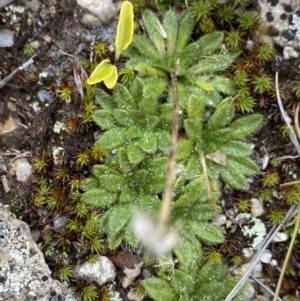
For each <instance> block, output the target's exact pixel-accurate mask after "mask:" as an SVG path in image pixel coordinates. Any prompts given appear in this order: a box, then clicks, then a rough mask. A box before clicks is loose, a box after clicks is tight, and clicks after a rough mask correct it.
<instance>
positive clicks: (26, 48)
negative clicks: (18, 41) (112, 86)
mask: <svg viewBox="0 0 300 301" xmlns="http://www.w3.org/2000/svg"><path fill="white" fill-rule="evenodd" d="M23 53H24V55H26V56H28V57H31V56H33V55H34V53H35V50H34V48H33V47H32V45H31V44H30V43H26V44H25V45H24V46H23Z"/></svg>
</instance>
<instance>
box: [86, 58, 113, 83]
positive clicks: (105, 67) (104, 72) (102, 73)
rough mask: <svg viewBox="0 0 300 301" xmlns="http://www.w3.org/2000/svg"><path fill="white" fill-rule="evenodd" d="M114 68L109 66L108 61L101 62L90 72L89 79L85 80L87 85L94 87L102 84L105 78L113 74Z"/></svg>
mask: <svg viewBox="0 0 300 301" xmlns="http://www.w3.org/2000/svg"><path fill="white" fill-rule="evenodd" d="M113 67H114V66H113V65H111V63H110V61H109V60H108V59H106V60H103V61H102V62H101V63H100V64H99V65H98V66H97V67H96V68H95V70H94V71H93V72H92V74H91V75H90V77H89V78H88V79H87V83H88V84H89V85H94V84H97V83H100V82H102V81H103V80H105V79H106V78H108V77H110V76H111V75H112V73H113V72H114V68H113Z"/></svg>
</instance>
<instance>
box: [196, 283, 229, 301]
mask: <svg viewBox="0 0 300 301" xmlns="http://www.w3.org/2000/svg"><path fill="white" fill-rule="evenodd" d="M223 288H224V284H223V283H222V282H213V283H209V282H208V283H206V284H205V285H202V286H199V287H196V289H195V296H196V298H199V300H207V301H220V300H223V299H224V297H226V296H224V295H223Z"/></svg>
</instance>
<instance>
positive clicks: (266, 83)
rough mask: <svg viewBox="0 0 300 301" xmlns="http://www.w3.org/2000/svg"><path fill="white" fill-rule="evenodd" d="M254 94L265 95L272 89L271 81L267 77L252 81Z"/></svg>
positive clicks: (255, 78)
mask: <svg viewBox="0 0 300 301" xmlns="http://www.w3.org/2000/svg"><path fill="white" fill-rule="evenodd" d="M253 85H254V92H257V93H261V94H262V93H265V92H268V91H270V90H271V88H272V79H271V78H270V77H269V76H267V75H264V74H262V75H260V76H256V77H254V79H253Z"/></svg>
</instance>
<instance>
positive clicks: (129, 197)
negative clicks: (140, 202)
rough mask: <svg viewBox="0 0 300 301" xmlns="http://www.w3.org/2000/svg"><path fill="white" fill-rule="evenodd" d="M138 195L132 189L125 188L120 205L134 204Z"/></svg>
mask: <svg viewBox="0 0 300 301" xmlns="http://www.w3.org/2000/svg"><path fill="white" fill-rule="evenodd" d="M137 198H138V195H137V194H136V193H135V192H133V190H132V189H131V188H125V189H124V190H123V191H122V192H121V194H120V203H133V202H134V201H135V200H136V199H137Z"/></svg>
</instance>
